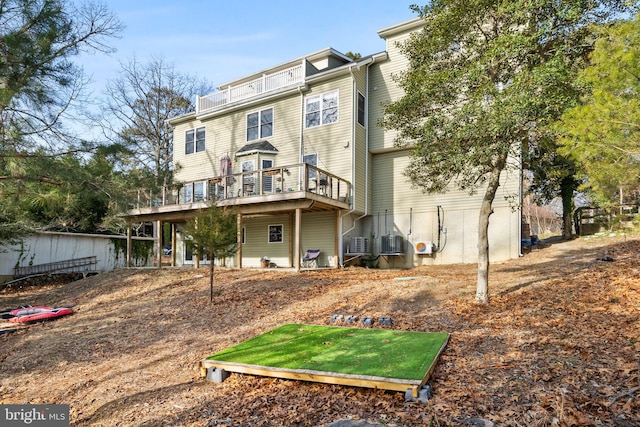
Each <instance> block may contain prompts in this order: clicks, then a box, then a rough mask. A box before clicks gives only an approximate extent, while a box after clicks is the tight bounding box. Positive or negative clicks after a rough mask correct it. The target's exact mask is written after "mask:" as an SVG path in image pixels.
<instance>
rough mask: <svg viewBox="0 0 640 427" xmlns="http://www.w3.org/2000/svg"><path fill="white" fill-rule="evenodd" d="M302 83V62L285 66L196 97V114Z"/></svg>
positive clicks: (219, 108)
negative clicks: (279, 69)
mask: <svg viewBox="0 0 640 427" xmlns="http://www.w3.org/2000/svg"><path fill="white" fill-rule="evenodd" d="M302 83H304V63H301V64H300V65H296V66H294V67H290V68H286V69H284V70H281V71H277V72H274V73H270V74H263V75H262V77H260V78H257V79H254V80H251V81H248V82H244V83H241V84H238V85H237V86H229V87H227V88H225V89H224V90H220V91H218V92H213V93H210V94H209V95H205V96H198V97H196V114H204V113H208V112H213V111H216V110H221V109H224V108H225V107H227V106H229V105H231V104H233V103H236V102H239V101H245V100H247V99H250V98H257V97H259V96H262V95H265V94H268V93H271V92H276V91H278V90H281V89H285V88H287V87H295V86H298V85H300V84H302Z"/></svg>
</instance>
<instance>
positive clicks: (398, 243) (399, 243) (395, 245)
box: [380, 236, 404, 254]
mask: <svg viewBox="0 0 640 427" xmlns="http://www.w3.org/2000/svg"><path fill="white" fill-rule="evenodd" d="M380 253H381V254H401V253H404V239H403V238H402V236H382V237H380Z"/></svg>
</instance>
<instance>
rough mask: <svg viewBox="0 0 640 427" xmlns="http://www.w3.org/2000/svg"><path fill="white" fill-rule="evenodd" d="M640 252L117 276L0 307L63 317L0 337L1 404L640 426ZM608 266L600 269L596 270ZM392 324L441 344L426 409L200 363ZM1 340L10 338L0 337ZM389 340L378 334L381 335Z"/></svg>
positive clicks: (96, 414)
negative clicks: (48, 309) (480, 270)
mask: <svg viewBox="0 0 640 427" xmlns="http://www.w3.org/2000/svg"><path fill="white" fill-rule="evenodd" d="M639 252H640V240H639V239H636V238H602V239H577V240H574V241H571V242H556V243H553V244H552V245H549V246H547V247H545V248H543V249H541V250H539V251H535V250H534V251H533V252H532V253H531V254H528V255H527V256H525V257H522V258H520V259H518V260H514V261H511V262H507V263H503V264H497V265H493V266H492V270H491V276H490V291H491V294H492V295H493V298H492V301H491V303H490V304H488V305H478V304H475V303H474V302H473V296H474V292H475V279H476V266H475V265H456V266H441V267H424V268H419V269H414V270H367V269H361V268H349V269H344V270H331V271H328V270H321V271H308V272H301V273H296V272H290V271H282V270H277V269H269V270H257V269H254V270H244V271H238V270H232V269H220V270H216V273H215V282H216V284H215V299H214V302H213V303H210V302H209V279H208V276H207V274H208V270H207V269H206V268H204V269H200V270H195V269H163V270H120V271H116V272H111V273H105V274H100V275H97V276H93V277H89V278H86V279H83V280H79V281H76V282H72V283H68V284H65V285H62V286H55V287H50V288H39V289H34V288H31V289H23V290H11V291H5V292H3V293H0V307H10V306H17V305H20V304H31V305H38V304H43V305H53V306H63V305H73V306H74V309H75V310H76V313H75V314H74V315H72V316H68V317H64V318H60V319H58V320H56V321H52V322H47V323H40V324H34V325H29V326H26V327H24V328H20V330H19V331H18V332H15V333H11V334H4V335H1V336H0V403H5V404H6V403H27V402H28V403H67V404H70V406H71V420H72V425H77V426H118V425H120V426H133V425H135V426H159V425H180V426H210V425H216V424H219V425H230V426H239V425H251V426H291V425H300V426H307V425H309V426H317V425H324V424H326V423H328V422H331V421H334V420H337V419H342V418H354V419H362V420H367V421H370V422H377V423H384V424H387V425H407V426H414V425H433V426H455V425H464V421H465V420H468V419H470V418H484V419H487V420H491V421H493V422H494V423H495V424H496V425H498V426H532V425H537V426H551V425H559V426H575V425H585V426H592V425H593V426H596V425H604V426H623V427H633V426H640V415H639V414H640V402H639V399H640V391H639V390H640V332H639V331H640V262H639V261H640V260H639V257H640V255H639ZM604 256H610V257H612V258H613V259H614V261H613V262H603V261H599V260H598V258H602V257H604ZM333 314H344V315H360V316H364V315H366V316H369V317H374V318H378V317H380V316H391V317H392V319H393V326H391V327H392V328H394V329H402V330H416V331H445V332H449V333H451V340H450V342H449V344H448V346H447V348H446V350H445V352H444V353H443V355H442V357H441V359H440V362H439V364H438V367H437V368H436V370H435V372H434V374H433V376H432V379H431V381H430V385H431V386H432V389H433V396H432V399H431V400H430V401H429V403H428V404H427V405H423V404H421V403H412V402H408V403H407V402H405V401H404V395H403V394H402V393H396V392H385V391H380V390H370V389H360V388H354V387H344V386H333V385H325V384H315V383H307V382H297V381H289V380H280V379H272V378H261V377H254V376H249V375H236V374H234V375H232V376H231V377H230V378H229V379H227V380H226V381H225V382H223V383H221V384H214V383H210V382H207V381H205V380H204V379H202V378H200V377H199V373H198V370H197V369H196V364H197V362H198V361H199V360H200V359H202V358H204V357H206V356H208V355H210V354H212V353H213V352H216V351H219V350H221V349H224V348H226V347H228V346H231V345H233V344H236V343H238V342H241V341H244V340H246V339H248V338H250V337H253V336H255V335H257V334H259V333H262V332H265V331H267V330H270V329H272V328H274V327H277V326H280V325H282V324H285V323H314V324H328V323H329V320H330V318H331V316H332V315H333ZM0 327H7V324H0ZM385 327H388V326H385Z"/></svg>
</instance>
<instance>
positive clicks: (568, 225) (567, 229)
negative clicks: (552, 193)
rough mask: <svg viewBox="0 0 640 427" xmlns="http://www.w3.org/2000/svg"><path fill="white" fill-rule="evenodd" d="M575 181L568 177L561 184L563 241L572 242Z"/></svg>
mask: <svg viewBox="0 0 640 427" xmlns="http://www.w3.org/2000/svg"><path fill="white" fill-rule="evenodd" d="M574 190H575V180H574V178H573V176H568V177H566V178H564V179H563V180H562V182H561V183H560V198H561V199H562V239H563V240H571V237H572V233H571V229H572V228H573V191H574Z"/></svg>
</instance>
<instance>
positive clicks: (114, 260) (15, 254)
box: [0, 232, 153, 283]
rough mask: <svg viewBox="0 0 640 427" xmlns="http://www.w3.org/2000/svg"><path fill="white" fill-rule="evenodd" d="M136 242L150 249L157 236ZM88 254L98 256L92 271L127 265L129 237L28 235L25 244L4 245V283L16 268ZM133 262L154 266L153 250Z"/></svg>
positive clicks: (0, 265)
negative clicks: (145, 244)
mask: <svg viewBox="0 0 640 427" xmlns="http://www.w3.org/2000/svg"><path fill="white" fill-rule="evenodd" d="M134 242H148V243H147V245H148V246H149V248H152V247H153V239H150V238H134ZM134 244H139V243H134ZM141 252H142V251H141ZM85 257H95V261H96V262H95V264H94V265H92V268H91V270H92V271H110V270H113V269H116V268H122V267H125V264H126V237H124V236H104V235H97V234H75V233H48V232H42V233H36V234H33V235H30V236H26V237H24V238H23V241H22V243H19V244H16V245H9V246H2V247H0V283H3V282H6V281H8V280H11V279H12V278H13V277H14V273H15V270H16V267H27V266H33V265H40V264H50V263H57V262H60V261H65V260H73V259H79V258H85ZM132 262H133V263H134V265H136V266H138V267H142V266H146V265H152V263H153V256H152V253H151V252H149V253H147V254H145V255H141V256H138V257H137V258H134V259H133V260H132Z"/></svg>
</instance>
